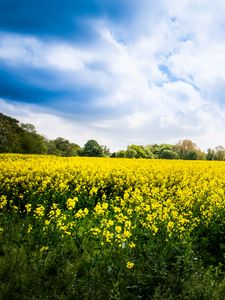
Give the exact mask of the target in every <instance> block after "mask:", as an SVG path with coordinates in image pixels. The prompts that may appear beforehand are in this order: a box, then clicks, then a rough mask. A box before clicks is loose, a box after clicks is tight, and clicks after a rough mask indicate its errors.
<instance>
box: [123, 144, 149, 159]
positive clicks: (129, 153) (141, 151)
mask: <svg viewBox="0 0 225 300" xmlns="http://www.w3.org/2000/svg"><path fill="white" fill-rule="evenodd" d="M148 155H150V153H149V151H148V150H147V149H146V148H145V147H144V146H142V145H135V144H132V145H129V146H128V147H127V150H126V152H125V156H126V157H128V158H148Z"/></svg>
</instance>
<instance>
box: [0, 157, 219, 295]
mask: <svg viewBox="0 0 225 300" xmlns="http://www.w3.org/2000/svg"><path fill="white" fill-rule="evenodd" d="M0 239H1V241H2V242H1V245H0V278H1V281H0V282H1V283H0V291H1V296H2V299H10V298H11V299H17V298H18V299H22V298H23V297H24V299H104V298H106V299H128V298H129V299H224V297H225V280H224V278H225V277H224V271H225V268H224V263H225V162H214V161H212V162H209V161H181V160H180V161H178V160H170V161H168V160H146V159H143V160H142V159H137V160H132V159H124V158H123V159H119V158H86V157H85V158H84V157H74V158H64V157H56V156H41V155H18V154H2V155H0ZM7 297H8V298H7ZM13 297H14V298H13ZM16 297H17V298H16ZM26 297H27V298H26ZM29 297H30V298H29Z"/></svg>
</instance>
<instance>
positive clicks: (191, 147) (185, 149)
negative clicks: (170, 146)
mask: <svg viewBox="0 0 225 300" xmlns="http://www.w3.org/2000/svg"><path fill="white" fill-rule="evenodd" d="M174 148H175V150H176V152H177V153H178V155H179V158H181V159H190V160H195V159H197V158H198V151H199V149H198V148H197V146H196V144H195V143H193V142H192V141H191V140H189V139H186V140H182V141H180V142H179V143H177V144H176V145H175V147H174Z"/></svg>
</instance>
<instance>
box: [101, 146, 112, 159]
mask: <svg viewBox="0 0 225 300" xmlns="http://www.w3.org/2000/svg"><path fill="white" fill-rule="evenodd" d="M101 147H102V151H103V152H102V156H104V157H110V156H111V153H110V149H109V148H108V147H106V146H101Z"/></svg>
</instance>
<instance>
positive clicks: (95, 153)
mask: <svg viewBox="0 0 225 300" xmlns="http://www.w3.org/2000/svg"><path fill="white" fill-rule="evenodd" d="M81 154H82V156H90V157H101V156H103V148H102V146H100V145H99V144H98V142H97V141H95V140H88V141H87V142H86V144H85V145H84V148H83V149H82V152H81Z"/></svg>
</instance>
